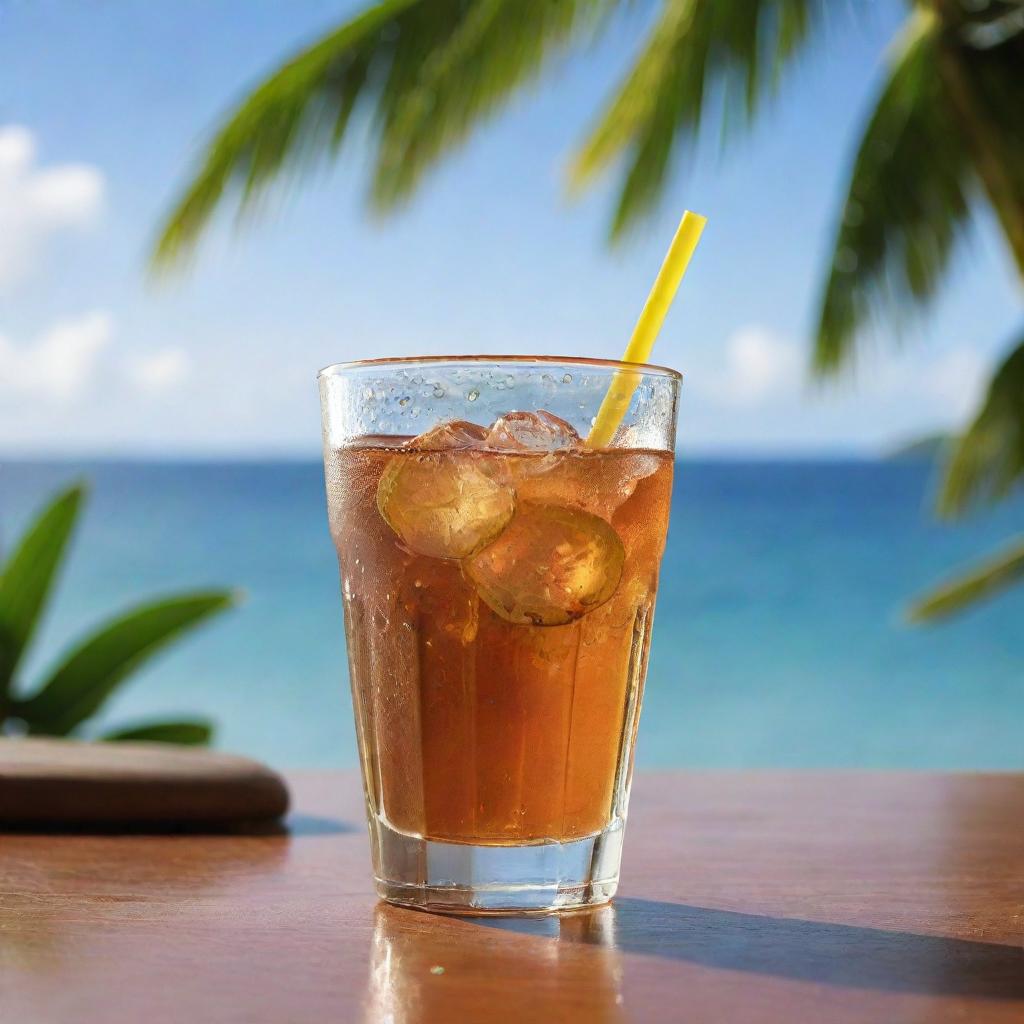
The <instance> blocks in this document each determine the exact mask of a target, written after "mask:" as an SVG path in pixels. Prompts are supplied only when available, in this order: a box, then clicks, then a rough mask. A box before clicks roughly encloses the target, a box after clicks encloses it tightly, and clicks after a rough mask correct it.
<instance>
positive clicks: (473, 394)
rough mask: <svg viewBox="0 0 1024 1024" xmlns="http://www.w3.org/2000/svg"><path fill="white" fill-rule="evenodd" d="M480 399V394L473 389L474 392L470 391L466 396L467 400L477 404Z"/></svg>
mask: <svg viewBox="0 0 1024 1024" xmlns="http://www.w3.org/2000/svg"><path fill="white" fill-rule="evenodd" d="M479 397H480V392H479V391H478V390H477V389H476V388H473V390H472V391H470V392H468V393H467V394H466V398H467V399H469V401H471V402H475V401H476V400H477V399H478V398H479Z"/></svg>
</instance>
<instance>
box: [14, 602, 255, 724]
mask: <svg viewBox="0 0 1024 1024" xmlns="http://www.w3.org/2000/svg"><path fill="white" fill-rule="evenodd" d="M234 603H235V595H234V594H233V593H232V592H231V591H224V590H217V591H210V592H208V593H195V594H185V595H182V596H179V597H173V598H169V599H166V600H162V601H157V602H155V603H153V604H148V605H143V606H141V607H139V608H136V609H134V610H132V611H130V612H128V613H127V614H126V615H123V616H122V617H120V618H118V619H116V620H114V621H113V622H111V623H109V624H108V625H106V626H105V627H103V628H102V629H101V630H100V631H99V632H98V633H96V634H95V635H94V636H92V637H91V638H89V639H88V640H86V641H85V642H84V643H82V644H81V645H80V646H79V647H77V648H76V649H75V650H73V651H72V652H71V653H70V654H69V655H68V656H67V658H66V659H65V660H64V662H63V663H62V664H61V665H60V666H59V667H58V668H57V670H56V671H55V672H54V673H53V675H52V676H51V677H50V679H49V681H48V682H46V683H44V685H43V686H42V688H41V689H40V690H39V691H38V692H37V693H36V694H35V695H34V696H32V697H30V698H28V699H27V700H25V701H22V702H20V703H19V704H18V705H17V707H16V708H15V713H16V714H17V715H18V717H19V718H23V719H24V720H25V721H26V722H27V723H28V726H29V731H30V732H32V733H43V734H46V735H52V736H66V735H67V734H68V733H69V732H71V731H72V730H73V729H74V728H75V727H76V726H78V725H79V724H81V723H82V722H84V721H85V720H86V719H87V718H88V717H89V716H90V715H92V714H93V713H94V712H96V711H97V710H98V709H99V708H100V706H101V705H102V704H103V702H104V701H105V700H106V699H107V697H109V696H110V694H111V693H112V692H113V691H114V690H115V689H116V687H117V686H118V684H119V683H120V682H121V681H122V680H123V679H125V678H126V677H127V676H128V675H130V674H131V673H132V672H134V671H135V670H136V669H137V668H139V667H140V666H141V665H142V664H143V663H145V662H146V661H147V660H149V659H150V658H151V657H152V656H153V655H154V654H156V653H157V652H158V651H159V650H161V649H162V648H163V647H166V646H167V645H168V644H169V643H171V641H173V640H175V639H177V638H178V637H179V636H180V635H181V634H183V633H184V632H186V631H187V630H188V629H190V628H192V627H194V626H196V625H198V624H199V623H200V622H202V621H203V620H204V619H207V618H209V617H210V616H212V615H215V614H217V613H218V612H221V611H223V610H224V609H226V608H229V607H230V606H231V605H232V604H234Z"/></svg>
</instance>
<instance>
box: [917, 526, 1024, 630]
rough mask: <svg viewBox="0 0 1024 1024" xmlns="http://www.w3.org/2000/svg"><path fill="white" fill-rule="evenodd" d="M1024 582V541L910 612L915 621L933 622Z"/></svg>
mask: <svg viewBox="0 0 1024 1024" xmlns="http://www.w3.org/2000/svg"><path fill="white" fill-rule="evenodd" d="M1022 579H1024V539H1021V540H1018V541H1015V542H1014V543H1013V544H1011V545H1010V546H1009V547H1008V548H1007V549H1006V550H1004V551H1002V552H1000V553H999V554H998V555H996V556H995V557H994V558H992V559H990V560H989V561H987V562H984V563H983V564H981V565H979V566H978V567H977V568H976V569H972V570H971V571H969V572H967V573H965V574H963V575H962V576H957V577H956V578H954V579H952V580H950V581H949V582H948V583H944V584H943V585H942V586H940V587H937V588H936V589H935V590H933V591H932V592H931V593H930V594H927V595H926V596H925V597H923V598H921V600H919V601H917V602H916V603H915V604H914V605H913V606H912V607H911V608H910V610H909V612H908V618H909V619H910V621H911V622H916V623H920V622H929V621H931V620H933V619H939V618H942V617H944V616H947V615H952V614H953V613H954V612H958V611H961V610H962V609H963V608H966V607H967V606H968V605H971V604H974V603H975V602H977V601H980V600H982V599H984V598H988V597H992V596H993V595H995V594H997V593H999V591H1001V590H1005V589H1006V588H1007V587H1009V586H1011V585H1012V584H1013V583H1016V582H1017V581H1018V580H1022Z"/></svg>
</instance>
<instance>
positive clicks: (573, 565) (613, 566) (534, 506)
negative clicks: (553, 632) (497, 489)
mask: <svg viewBox="0 0 1024 1024" xmlns="http://www.w3.org/2000/svg"><path fill="white" fill-rule="evenodd" d="M625 557H626V554H625V549H624V548H623V545H622V541H621V540H620V539H619V535H618V534H617V533H616V532H615V530H613V529H612V527H611V526H610V525H609V524H608V523H607V522H605V520H603V519H601V518H600V517H598V516H595V515H591V514H590V513H589V512H584V511H583V510H582V509H577V508H567V507H565V506H562V505H547V504H542V503H539V502H531V501H523V502H520V503H519V504H518V506H517V508H516V512H515V515H514V516H513V517H512V519H511V521H510V522H509V523H508V525H507V526H506V527H505V528H504V530H502V531H501V532H500V533H499V534H498V535H497V536H496V537H495V539H494V540H493V541H492V542H491V543H490V544H488V545H487V546H486V547H484V548H482V549H481V550H480V551H478V552H477V553H476V554H475V555H474V556H473V557H472V558H470V559H469V560H468V561H466V562H464V563H463V569H464V571H465V573H466V575H467V576H468V577H469V579H470V580H471V581H472V582H473V584H474V585H475V586H476V588H477V591H478V593H479V594H480V596H481V597H482V598H483V600H484V601H485V602H486V603H487V604H488V605H489V606H490V607H491V608H492V609H493V610H494V611H495V612H496V613H497V614H498V615H500V616H501V618H503V619H506V620H507V621H508V622H514V623H518V624H521V625H533V626H561V625H564V624H565V623H567V622H573V621H574V620H576V619H578V618H580V617H581V616H583V615H586V613H587V612H589V611H592V610H593V609H594V608H597V607H598V606H599V605H601V604H604V602H605V601H607V600H608V599H609V598H610V597H611V596H612V594H613V593H615V588H616V587H617V586H618V583H619V577H620V576H621V575H622V565H623V562H624V561H625Z"/></svg>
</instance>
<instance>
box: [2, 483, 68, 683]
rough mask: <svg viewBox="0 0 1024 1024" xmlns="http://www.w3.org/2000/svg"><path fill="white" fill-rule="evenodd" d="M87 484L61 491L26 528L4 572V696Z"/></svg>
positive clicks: (54, 571)
mask: <svg viewBox="0 0 1024 1024" xmlns="http://www.w3.org/2000/svg"><path fill="white" fill-rule="evenodd" d="M84 494H85V488H84V486H83V485H81V484H76V485H75V486H74V487H71V488H69V489H68V490H66V491H64V492H63V493H61V494H59V495H57V497H56V498H55V499H54V500H53V501H52V502H51V503H50V504H49V505H48V506H47V507H46V508H45V509H44V510H43V511H42V512H41V513H40V514H39V516H38V517H37V518H36V520H35V521H34V522H33V523H32V524H31V525H30V526H29V527H28V529H27V530H26V531H25V534H24V536H23V537H22V538H21V541H20V542H19V543H18V545H17V546H16V547H15V548H14V550H13V551H12V552H11V555H10V557H9V558H8V559H7V563H6V564H5V565H4V566H3V570H2V572H0V696H2V695H4V694H6V693H8V692H9V691H10V685H11V681H12V678H13V676H14V671H15V669H16V668H17V666H18V662H19V660H20V659H21V655H22V653H23V652H24V650H25V648H26V647H27V646H28V644H29V641H30V640H31V639H32V634H33V633H34V631H35V629H36V626H37V625H38V623H39V620H40V618H41V617H42V612H43V609H44V608H45V606H46V599H47V597H48V595H49V593H50V589H51V587H52V585H53V582H54V579H55V577H56V574H57V569H58V568H59V566H60V563H61V559H62V557H63V555H64V551H65V549H66V547H67V544H68V540H69V539H70V537H71V533H72V530H73V529H74V525H75V521H76V520H77V518H78V511H79V507H80V506H81V503H82V499H83V497H84Z"/></svg>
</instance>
